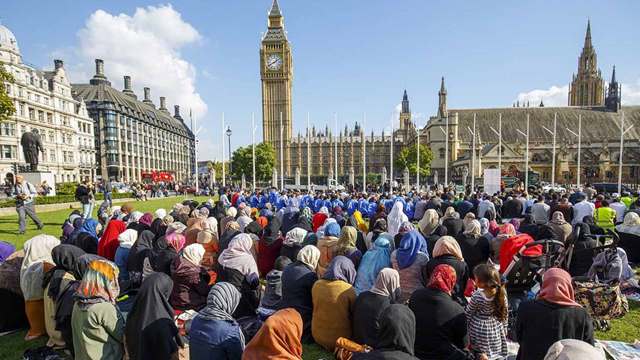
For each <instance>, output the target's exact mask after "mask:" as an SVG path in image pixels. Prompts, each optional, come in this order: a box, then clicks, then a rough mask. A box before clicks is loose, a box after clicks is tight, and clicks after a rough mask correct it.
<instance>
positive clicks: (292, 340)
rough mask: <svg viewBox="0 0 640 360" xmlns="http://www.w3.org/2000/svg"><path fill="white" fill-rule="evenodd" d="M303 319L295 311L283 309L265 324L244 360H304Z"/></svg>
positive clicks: (247, 350) (243, 356)
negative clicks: (302, 341)
mask: <svg viewBox="0 0 640 360" xmlns="http://www.w3.org/2000/svg"><path fill="white" fill-rule="evenodd" d="M301 336H302V318H301V317H300V314H299V313H298V312H297V311H296V310H295V309H290V308H287V309H282V310H280V311H278V312H276V313H275V314H273V315H271V316H270V317H269V318H268V319H267V321H265V322H264V324H263V325H262V327H261V328H260V330H259V331H258V333H257V334H256V335H255V336H254V337H253V339H251V341H250V342H249V343H248V344H247V348H246V349H245V350H244V354H243V355H242V359H243V360H263V359H281V360H302V343H301V341H300V337H301Z"/></svg>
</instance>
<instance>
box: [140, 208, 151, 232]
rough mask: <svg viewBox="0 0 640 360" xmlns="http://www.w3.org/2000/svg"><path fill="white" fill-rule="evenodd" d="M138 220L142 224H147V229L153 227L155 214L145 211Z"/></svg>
mask: <svg viewBox="0 0 640 360" xmlns="http://www.w3.org/2000/svg"><path fill="white" fill-rule="evenodd" d="M138 222H139V223H140V224H142V225H145V226H147V229H149V228H150V227H151V224H152V223H153V214H151V213H148V212H147V213H144V214H143V215H142V216H141V217H140V220H138Z"/></svg>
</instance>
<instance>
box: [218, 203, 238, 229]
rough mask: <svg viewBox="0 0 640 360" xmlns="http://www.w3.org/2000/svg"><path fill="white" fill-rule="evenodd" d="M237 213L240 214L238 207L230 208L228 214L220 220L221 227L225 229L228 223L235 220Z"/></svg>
mask: <svg viewBox="0 0 640 360" xmlns="http://www.w3.org/2000/svg"><path fill="white" fill-rule="evenodd" d="M237 214H238V210H237V209H236V208H234V207H233V206H232V207H230V208H228V209H227V211H226V216H225V217H223V218H222V219H220V220H219V222H220V228H222V229H225V228H226V226H227V223H229V222H231V221H234V222H235V221H236V215H237ZM239 229H240V225H238V230H239Z"/></svg>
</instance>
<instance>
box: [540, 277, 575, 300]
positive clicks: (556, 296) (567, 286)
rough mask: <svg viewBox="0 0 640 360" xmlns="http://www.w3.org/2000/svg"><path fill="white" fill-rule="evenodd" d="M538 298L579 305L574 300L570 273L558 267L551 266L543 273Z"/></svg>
mask: <svg viewBox="0 0 640 360" xmlns="http://www.w3.org/2000/svg"><path fill="white" fill-rule="evenodd" d="M538 298H539V299H543V300H546V301H548V302H550V303H554V304H558V305H566V306H580V304H578V303H577V302H575V300H574V296H573V285H572V284H571V275H569V273H568V272H566V271H565V270H562V269H559V268H552V269H549V270H547V271H546V272H545V273H544V275H543V276H542V289H541V290H540V293H539V294H538Z"/></svg>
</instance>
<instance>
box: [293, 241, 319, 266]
mask: <svg viewBox="0 0 640 360" xmlns="http://www.w3.org/2000/svg"><path fill="white" fill-rule="evenodd" d="M296 260H298V261H300V262H301V263H303V264H305V265H307V266H308V267H309V268H311V270H313V271H315V270H316V268H317V267H318V261H319V260H320V250H319V249H318V248H317V247H315V246H313V245H307V246H305V247H303V248H302V249H300V251H299V252H298V256H297V258H296Z"/></svg>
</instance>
